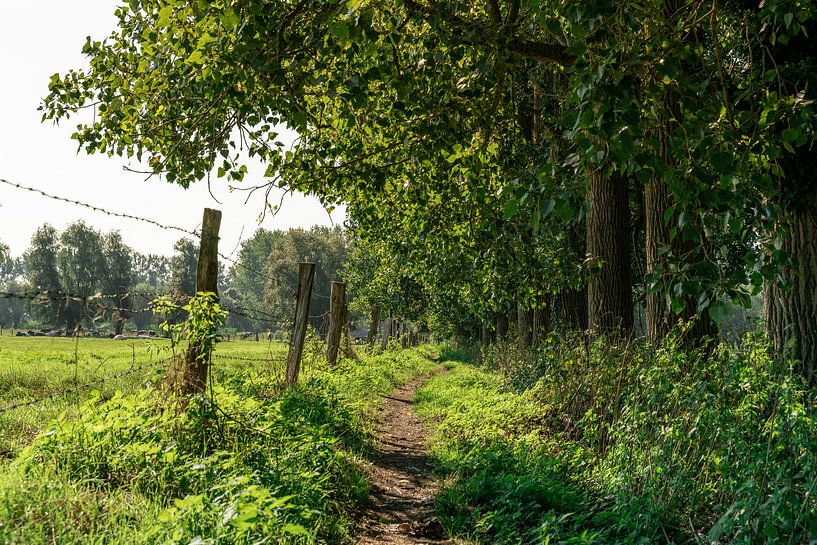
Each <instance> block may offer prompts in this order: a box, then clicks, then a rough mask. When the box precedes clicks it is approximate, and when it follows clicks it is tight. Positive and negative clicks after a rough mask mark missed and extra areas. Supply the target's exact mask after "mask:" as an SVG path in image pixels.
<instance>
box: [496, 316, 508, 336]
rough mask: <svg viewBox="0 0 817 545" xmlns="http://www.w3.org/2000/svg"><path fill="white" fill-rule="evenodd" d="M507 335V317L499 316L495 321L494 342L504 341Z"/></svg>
mask: <svg viewBox="0 0 817 545" xmlns="http://www.w3.org/2000/svg"><path fill="white" fill-rule="evenodd" d="M507 335H508V317H507V316H500V317H499V318H497V319H496V340H497V341H504V340H505V337H506V336H507Z"/></svg>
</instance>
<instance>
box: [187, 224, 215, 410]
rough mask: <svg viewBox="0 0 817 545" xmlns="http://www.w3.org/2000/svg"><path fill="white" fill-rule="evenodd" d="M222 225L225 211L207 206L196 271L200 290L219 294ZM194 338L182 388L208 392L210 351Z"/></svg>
mask: <svg viewBox="0 0 817 545" xmlns="http://www.w3.org/2000/svg"><path fill="white" fill-rule="evenodd" d="M220 227H221V211H220V210H214V209H212V208H205V209H204V217H203V218H202V222H201V242H200V244H199V263H198V268H197V270H196V293H198V292H206V293H215V294H216V297H218V231H219V229H220ZM202 350H203V347H202V346H201V345H200V344H199V343H197V342H195V341H193V342H191V343H190V346H188V347H187V353H186V354H185V368H184V369H183V370H182V377H181V378H182V380H181V391H182V394H184V395H191V394H198V393H202V392H204V391H205V389H206V387H207V378H208V377H209V374H210V356H211V355H210V354H204V353H203V352H202Z"/></svg>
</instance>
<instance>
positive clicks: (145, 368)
mask: <svg viewBox="0 0 817 545" xmlns="http://www.w3.org/2000/svg"><path fill="white" fill-rule="evenodd" d="M0 184H4V185H7V186H10V187H12V188H15V189H17V190H21V191H26V192H29V193H33V194H35V195H39V196H40V197H42V198H46V199H51V200H56V201H61V202H64V203H66V204H70V205H73V206H79V207H82V208H85V209H88V210H91V211H93V212H98V213H101V214H105V215H107V216H110V217H116V218H120V219H124V220H129V221H138V222H142V223H145V224H149V225H152V226H153V227H155V228H157V229H162V230H168V231H175V232H179V233H182V234H184V235H187V236H191V237H194V238H197V239H200V240H202V241H204V240H205V238H206V237H208V236H213V235H212V234H209V235H208V234H207V233H203V232H202V229H201V228H196V229H186V228H184V227H180V226H177V225H170V224H167V223H163V222H160V221H156V220H153V219H150V218H144V217H141V216H138V215H136V214H131V213H125V212H118V211H111V210H107V209H105V208H103V207H101V206H98V205H94V204H90V203H87V202H82V201H79V200H76V199H72V198H68V197H63V196H60V195H55V194H52V193H48V192H46V191H43V190H41V189H38V188H35V187H31V186H26V185H23V184H20V183H17V182H13V181H10V180H7V179H5V178H0ZM215 237H216V239H217V238H218V233H217V232H216V234H215ZM239 244H240V241H239ZM236 247H238V245H236ZM233 254H235V250H233V252H232V253H231V254H230V255H225V254H223V253H221V252H218V251H217V255H218V257H219V258H220V259H221V260H223V261H224V262H227V263H229V264H230V265H229V266H230V267H231V268H233V269H234V270H236V269H240V270H243V271H245V272H246V273H248V274H249V275H250V276H251V277H252V278H254V279H256V280H257V281H259V282H267V281H269V280H270V275H269V274H268V273H266V272H263V271H260V270H258V269H256V268H254V267H252V266H249V265H247V264H246V263H243V262H242V261H241V260H240V259H235V258H233V257H232V256H233ZM293 266H295V264H293ZM313 274H314V271H313ZM276 281H281V279H276ZM300 289H301V288H300V286H299V290H300ZM306 295H307V297H306V299H307V303H306V305H305V307H306V309H307V313H306V314H305V316H306V317H307V319H306V320H302V323H301V324H300V326H301V327H302V328H306V327H307V326H308V324H312V326H313V328H314V330H316V331H317V332H318V336H320V337H323V336H325V334H326V331H328V330H329V322H330V320H331V317H330V312H329V311H328V310H327V311H326V312H324V313H321V314H313V315H309V314H308V308H309V304H308V299H309V298H311V297H312V296H313V295H314V296H315V297H323V298H326V299H328V297H327V296H324V295H321V294H313V293H312V291H311V285H310V290H309V292H308V293H307V294H306ZM296 297H297V298H301V297H302V295H301V294H299V293H297V292H296ZM136 298H141V299H143V300H147V301H148V303H147V304H146V305H144V306H141V307H134V305H133V302H134V300H135V299H136ZM159 298H168V299H170V300H172V301H175V302H176V303H178V306H179V307H181V306H183V304H184V303H185V302H186V301H188V300H190V298H191V296H190V295H183V294H179V293H173V292H144V291H137V290H133V291H126V292H123V293H94V294H80V293H69V292H61V291H56V290H45V289H23V290H19V291H11V290H9V291H0V300H3V299H7V300H8V299H13V300H20V301H23V302H25V303H26V304H27V305H29V307H30V308H31V307H33V306H36V305H48V304H52V305H55V306H56V308H57V309H58V318H59V319H58V320H56V322H55V323H56V324H57V325H56V327H51V328H41V329H40V330H34V329H28V330H26V331H17V332H16V335H19V336H26V337H29V336H31V337H44V336H50V337H56V336H70V337H71V338H72V339H73V340H74V366H75V367H74V369H75V372H74V376H73V377H71V378H70V380H68V379H67V380H65V381H64V382H63V383H62V384H61V387H59V388H52V389H51V390H50V391H48V392H46V393H44V394H42V395H39V396H35V395H30V394H27V393H24V394H23V395H21V396H19V398H18V399H6V400H4V401H0V415H2V414H4V413H7V412H9V411H13V410H15V409H22V408H26V407H33V406H35V405H39V404H43V403H47V402H49V401H54V400H59V399H62V400H66V399H68V398H71V397H73V398H78V396H77V395H76V394H81V393H83V392H86V391H88V390H90V389H92V388H93V387H94V386H97V385H104V384H106V383H111V382H115V381H117V380H120V379H125V378H126V377H130V378H136V379H139V380H142V379H146V378H148V377H153V376H155V375H156V374H157V373H160V372H161V371H163V370H165V369H166V367H167V366H168V364H169V362H170V360H169V359H167V358H166V359H161V360H159V361H154V360H153V358H152V357H151V358H149V361H147V362H143V363H141V364H138V365H137V362H136V357H135V355H134V357H133V360H132V362H131V365H130V366H129V367H128V368H127V369H124V370H122V369H121V367H120V368H118V369H117V370H116V371H115V372H113V373H107V374H105V373H103V374H99V371H100V368H102V367H105V366H104V364H101V365H100V366H99V367H97V368H96V369H94V370H93V372H90V373H87V372H86V375H83V377H80V376H79V373H78V368H79V353H80V343H81V342H84V340H85V339H89V338H93V337H103V333H102V328H101V327H100V328H98V327H96V326H97V324H103V323H108V322H110V321H112V319H113V318H114V316H116V319H119V320H122V321H123V322H126V321H128V320H133V319H134V318H135V317H136V316H139V315H141V314H155V311H156V306H157V302H156V300H157V299H159ZM300 304H301V303H300V302H298V305H299V306H300ZM69 307H73V311H74V313H75V317H74V319H73V322H74V324H75V325H74V326H73V328H72V327H70V324H69V323H68V322H65V323H66V326H65V327H64V328H62V327H59V324H61V323H63V322H64V320H63V319H62V318H64V316H60V315H59V312H63V313H64V312H65V311H66V310H67V309H68V308H69ZM220 307H221V309H222V310H224V311H226V312H227V313H228V315H232V316H236V317H241V318H246V319H247V320H250V321H251V322H252V323H253V324H254V325H256V326H262V327H263V329H265V330H266V336H267V339H266V340H267V341H268V345H267V349H266V352H265V353H264V354H262V355H261V356H259V357H256V356H255V355H254V354H253V355H252V356H250V355H240V354H231V353H229V351H225V352H224V353H221V352H220V351H219V352H218V353H215V354H212V355H211V361H222V362H228V363H239V364H244V365H252V366H253V367H254V368H260V369H264V370H266V371H267V372H269V373H270V374H271V375H272V376H273V377H275V379H276V380H277V381H279V382H280V383H281V384H284V383H285V382H291V381H292V377H291V376H290V371H291V368H292V366H293V358H296V357H297V360H298V362H297V363H296V364H295V365H296V371H297V367H298V366H299V365H300V359H301V356H302V349H303V346H301V347H300V349H299V350H294V349H293V345H294V344H296V343H293V342H292V339H295V338H296V337H297V335H295V329H294V328H295V326H296V325H298V324H296V319H295V316H293V311H292V310H291V309H287V310H285V311H282V312H279V313H276V312H271V311H269V309H263V308H257V307H254V306H251V305H245V304H232V305H230V304H221V305H220ZM77 309H78V310H77ZM336 319H337V318H336ZM85 325H88V326H90V327H84V326H85ZM150 331H153V332H154V334H151V333H150ZM247 333H248V332H245V333H244V334H243V335H242V334H239V335H238V338H242V337H244V338H246V337H247V336H248V335H247ZM106 336H108V337H114V338H117V337H116V336H115V335H111V334H108V335H106ZM225 336H226V339H224V340H228V341H232V340H233V338H232V334H231V333H227V334H225ZM153 337H158V335H155V330H144V331H143V330H136V336H135V338H136V339H139V338H148V339H150V338H153ZM254 337H255V340H256V341H260V340H261V339H260V336H259V333H258V330H257V329H256V331H255V335H254ZM314 337H315V336H314V335H313V338H314ZM121 339H122V340H130V339H134V336H132V335H131V336H124V335H123V336H121ZM236 340H237V339H236ZM273 340H277V341H286V340H290V347H289V348H290V349H289V352H288V353H283V352H281V351H280V350H279V351H277V352H276V351H275V350H273V345H272V343H273ZM222 346H223V345H222ZM309 350H311V352H309V359H310V360H312V362H313V363H314V361H315V360H317V359H318V357H319V355H320V353H321V349H320V348H319V347H318V346H317V344H314V345H313V346H312V347H311V348H310V349H309ZM254 352H258V350H255V351H254ZM294 352H297V353H296V354H293V353H294ZM0 363H2V362H0ZM1 369H2V367H0V370H1ZM105 370H107V369H103V371H105ZM295 380H297V372H296V374H295ZM0 399H2V396H0Z"/></svg>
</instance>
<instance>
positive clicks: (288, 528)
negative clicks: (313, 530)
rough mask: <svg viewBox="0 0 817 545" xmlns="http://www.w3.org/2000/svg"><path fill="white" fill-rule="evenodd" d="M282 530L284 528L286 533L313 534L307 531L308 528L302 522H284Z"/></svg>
mask: <svg viewBox="0 0 817 545" xmlns="http://www.w3.org/2000/svg"><path fill="white" fill-rule="evenodd" d="M281 530H283V531H284V533H287V534H292V535H294V536H306V537H309V536H310V535H311V534H310V533H309V532H308V531H307V529H306V528H304V527H303V526H301V525H300V524H284V525H283V526H282V527H281Z"/></svg>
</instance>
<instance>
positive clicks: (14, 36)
mask: <svg viewBox="0 0 817 545" xmlns="http://www.w3.org/2000/svg"><path fill="white" fill-rule="evenodd" d="M116 5H117V2H116V1H114V0H82V1H79V2H70V1H65V0H26V1H24V2H11V1H8V0H0V178H4V179H6V180H9V181H12V182H15V183H19V184H21V185H24V186H29V187H35V188H38V189H41V190H43V191H45V192H47V193H51V194H56V195H60V196H64V197H68V198H71V199H74V200H77V201H84V202H87V203H88V204H92V205H95V206H98V207H100V208H105V209H108V210H111V211H114V212H121V213H126V214H131V215H134V216H141V217H145V218H148V219H152V220H155V221H157V222H159V223H163V224H169V225H176V226H179V227H183V228H185V229H190V230H193V229H195V228H196V227H197V226H198V225H199V224H200V222H201V216H202V210H203V208H205V207H211V208H217V209H219V210H221V211H222V213H223V216H222V222H221V242H220V248H219V249H220V250H221V251H222V252H226V253H229V252H231V251H232V250H233V249H234V248H235V247H236V246H237V245H238V244H239V242H240V241H241V240H246V239H247V238H249V237H250V236H252V234H253V233H254V232H255V230H257V229H258V228H259V223H258V217H259V214H260V213H261V212H262V211H263V209H264V199H263V196H262V195H261V192H258V193H256V195H255V196H254V197H252V198H251V199H250V201H249V203H247V204H244V201H245V199H246V198H247V195H246V193H243V192H239V191H236V192H232V193H231V192H230V191H229V190H228V188H227V185H228V184H227V182H226V181H224V180H219V179H218V178H215V177H213V179H212V183H211V190H212V193H213V195H215V197H216V198H217V199H218V200H219V201H220V202H221V204H219V203H218V202H215V201H214V200H213V198H212V197H211V196H210V193H209V192H208V188H207V183H206V181H202V182H200V183H198V184H195V185H194V186H191V187H190V189H187V190H185V189H182V188H181V187H179V186H175V185H171V184H169V183H167V182H166V181H164V180H162V179H159V178H157V177H154V178H152V179H149V180H147V181H146V180H145V175H143V174H135V173H131V172H127V171H125V170H123V166H124V165H126V164H127V161H126V159H123V158H119V157H108V156H106V155H92V156H89V155H86V154H85V153H84V152H78V151H77V145H76V142H75V141H74V140H71V138H70V136H71V134H72V132H73V127H74V124H73V123H72V120H68V122H63V123H62V124H61V125H60V126H55V125H54V124H53V123H52V122H50V121H46V122H45V123H41V117H42V114H41V112H38V111H37V107H38V106H39V104H40V101H41V100H42V98H43V97H44V96H45V95H46V94H47V93H48V81H49V78H50V77H51V75H52V74H54V73H56V72H59V73H61V74H62V73H65V72H66V71H67V70H68V69H70V68H80V67H84V66H86V65H87V60H86V59H85V57H84V56H83V55H82V53H81V50H82V45H83V44H84V43H85V38H86V37H87V36H91V37H92V38H94V39H102V38H104V37H105V36H107V35H108V34H110V32H111V31H112V30H113V29H114V27H115V22H116V19H115V17H114V15H113V12H114V9H115V7H116ZM133 166H136V165H133ZM262 174H263V169H261V168H258V169H256V171H253V170H251V172H250V174H249V175H248V176H247V177H246V178H245V181H244V183H243V184H242V185H246V186H252V185H257V184H258V183H261V182H263V181H264V180H263V178H262V176H261V175H262ZM282 193H283V191H282V190H277V189H276V190H275V191H274V192H273V194H272V195H271V196H270V201H271V202H272V203H273V204H276V205H277V204H278V203H279V200H280V198H281V196H282ZM80 219H81V220H84V221H85V222H86V223H88V224H89V225H92V226H93V227H95V228H96V229H100V230H103V231H108V230H110V229H118V230H119V231H120V232H121V233H122V236H123V238H124V240H125V242H126V243H127V244H129V245H130V246H131V247H132V248H134V249H135V250H136V251H139V252H141V253H158V254H170V253H172V251H173V250H172V249H173V244H174V242H175V241H176V240H177V239H178V238H179V237H180V236H181V235H180V233H178V232H174V231H166V230H162V229H159V228H156V227H153V226H151V225H149V224H143V223H141V222H136V221H132V220H125V219H120V218H111V217H108V216H106V215H104V214H101V213H98V212H93V211H90V210H86V209H84V208H80V207H78V206H76V205H72V204H68V203H63V202H59V201H52V200H50V199H46V198H43V197H41V196H37V195H35V194H32V193H30V192H27V191H21V190H19V189H15V188H12V187H9V186H7V185H5V184H0V242H2V243H4V244H7V245H8V246H10V248H11V253H12V255H21V254H22V253H23V252H24V251H25V249H26V248H27V247H28V243H29V241H30V239H31V235H32V234H33V232H34V230H35V229H36V228H37V227H39V226H40V225H42V224H43V223H46V222H48V223H50V224H51V225H53V226H54V227H56V228H58V229H62V228H64V227H65V226H66V225H68V224H69V223H72V222H74V221H77V220H80ZM343 221H344V210H343V208H342V207H341V208H338V209H336V210H335V211H333V212H332V214H331V217H330V215H329V214H328V213H327V212H326V210H324V209H323V207H322V206H321V205H320V203H319V202H318V200H317V199H316V198H314V197H308V196H305V195H293V196H288V197H287V198H286V199H285V200H284V201H283V206H282V207H281V210H280V211H279V212H278V213H277V214H276V215H275V216H274V217H267V218H266V219H265V220H264V221H263V223H261V225H260V227H263V228H265V229H288V228H290V227H308V226H311V225H315V224H318V225H332V224H333V223H334V224H342V223H343Z"/></svg>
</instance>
